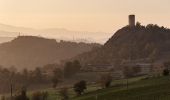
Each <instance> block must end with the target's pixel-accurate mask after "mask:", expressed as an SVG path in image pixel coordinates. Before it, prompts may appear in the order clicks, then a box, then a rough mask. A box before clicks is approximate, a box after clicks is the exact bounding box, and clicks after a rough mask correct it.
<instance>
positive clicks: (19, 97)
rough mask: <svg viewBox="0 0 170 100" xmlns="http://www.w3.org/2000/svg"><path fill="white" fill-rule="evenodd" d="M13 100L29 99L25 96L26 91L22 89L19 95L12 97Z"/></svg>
mask: <svg viewBox="0 0 170 100" xmlns="http://www.w3.org/2000/svg"><path fill="white" fill-rule="evenodd" d="M14 100H29V98H28V97H27V95H26V89H22V90H21V94H19V95H16V96H15V97H14Z"/></svg>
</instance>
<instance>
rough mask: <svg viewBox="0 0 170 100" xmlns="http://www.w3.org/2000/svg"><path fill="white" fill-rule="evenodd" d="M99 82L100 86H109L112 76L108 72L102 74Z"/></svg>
mask: <svg viewBox="0 0 170 100" xmlns="http://www.w3.org/2000/svg"><path fill="white" fill-rule="evenodd" d="M100 83H101V87H102V88H108V87H110V85H111V83H112V77H111V76H110V74H105V75H102V76H101V78H100Z"/></svg>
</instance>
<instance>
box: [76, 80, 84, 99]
mask: <svg viewBox="0 0 170 100" xmlns="http://www.w3.org/2000/svg"><path fill="white" fill-rule="evenodd" d="M85 89H87V87H86V81H84V80H82V81H80V82H78V83H76V84H74V91H75V92H76V94H77V96H79V95H81V94H82V93H83V92H84V90H85Z"/></svg>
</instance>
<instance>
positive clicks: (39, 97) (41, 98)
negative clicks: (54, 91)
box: [32, 92, 48, 100]
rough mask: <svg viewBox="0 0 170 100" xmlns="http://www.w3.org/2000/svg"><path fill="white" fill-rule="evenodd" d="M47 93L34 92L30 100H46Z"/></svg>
mask: <svg viewBox="0 0 170 100" xmlns="http://www.w3.org/2000/svg"><path fill="white" fill-rule="evenodd" d="M47 98H48V92H34V93H33V94H32V100H47Z"/></svg>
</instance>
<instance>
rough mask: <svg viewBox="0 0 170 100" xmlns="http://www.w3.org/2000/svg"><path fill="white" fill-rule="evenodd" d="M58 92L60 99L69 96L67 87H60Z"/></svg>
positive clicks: (64, 99)
mask: <svg viewBox="0 0 170 100" xmlns="http://www.w3.org/2000/svg"><path fill="white" fill-rule="evenodd" d="M59 94H60V96H61V100H68V99H69V96H68V88H66V87H64V88H61V89H60V91H59Z"/></svg>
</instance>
